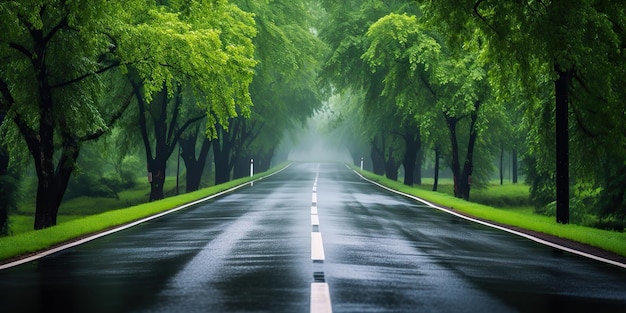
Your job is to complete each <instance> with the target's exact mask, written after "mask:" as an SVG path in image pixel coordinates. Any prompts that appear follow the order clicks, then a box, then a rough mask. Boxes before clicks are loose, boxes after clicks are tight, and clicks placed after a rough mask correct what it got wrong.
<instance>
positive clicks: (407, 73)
mask: <svg viewBox="0 0 626 313" xmlns="http://www.w3.org/2000/svg"><path fill="white" fill-rule="evenodd" d="M322 3H323V5H324V8H325V9H326V12H327V20H326V21H325V23H324V27H323V28H322V32H321V36H322V38H323V39H324V40H325V41H326V42H327V43H328V44H329V46H330V49H331V53H330V54H329V57H328V58H327V60H326V63H325V65H324V71H323V72H322V74H323V76H322V78H323V79H324V81H325V82H327V83H328V84H329V85H331V86H332V87H333V88H335V91H337V92H339V93H343V94H352V95H353V96H344V97H343V98H344V99H353V100H354V99H356V100H354V101H351V102H347V103H349V105H347V106H343V108H340V109H338V111H340V112H341V114H340V116H341V117H340V119H342V120H345V119H355V120H356V121H357V122H353V123H351V125H353V126H354V127H355V128H354V129H355V132H357V133H358V134H359V137H360V138H364V139H365V140H366V141H368V142H370V145H371V147H372V151H379V152H377V153H372V162H373V163H374V171H375V172H381V173H382V172H384V173H386V175H387V176H388V177H391V178H394V177H395V176H396V173H397V166H398V164H399V162H398V161H397V160H398V159H399V157H398V155H399V154H403V157H401V158H402V159H403V160H404V162H403V163H404V165H405V184H410V183H411V180H407V179H406V177H407V176H409V177H410V169H411V163H412V162H413V160H414V159H413V158H412V155H413V151H415V150H418V151H419V150H420V149H424V148H425V147H430V148H431V149H433V150H434V151H435V155H436V157H435V159H436V162H435V163H438V161H439V158H440V155H443V156H444V159H445V160H446V163H447V164H448V166H449V167H450V169H451V170H452V173H453V177H454V193H455V195H456V196H458V197H462V198H465V199H468V198H469V194H470V188H471V186H472V185H477V184H480V183H481V180H482V179H481V177H484V174H485V173H488V172H489V171H490V170H491V169H490V168H489V167H490V164H491V162H490V160H492V159H493V158H494V157H495V155H496V154H497V153H499V154H501V153H502V152H501V151H502V149H503V146H504V145H509V149H511V150H512V151H514V152H515V153H514V154H517V152H518V151H519V152H520V153H522V154H523V158H524V159H525V163H526V166H527V169H526V174H527V179H528V180H529V183H530V184H531V192H532V195H533V198H534V199H535V200H538V202H537V205H538V206H544V205H545V204H546V203H547V202H550V201H553V200H554V199H556V220H557V222H559V223H568V222H569V208H570V204H569V203H570V197H571V196H572V194H571V193H570V188H571V186H575V187H576V189H575V193H574V194H573V197H574V198H575V199H576V201H574V203H575V204H578V203H582V202H584V201H580V200H585V199H581V198H584V197H587V198H589V197H590V196H589V195H592V196H591V197H593V199H592V200H591V201H590V202H589V203H587V205H588V206H599V207H600V209H599V212H597V213H599V215H600V218H604V219H617V220H621V221H623V220H624V218H625V217H626V215H625V213H624V211H625V209H626V202H625V199H624V192H625V190H624V188H623V186H624V184H623V182H624V177H625V175H624V173H626V171H625V170H624V168H625V167H626V165H625V164H626V154H625V151H626V150H625V149H624V147H626V145H625V143H626V140H625V136H626V135H625V134H626V131H625V129H624V123H623V117H624V110H623V108H624V100H623V99H624V93H625V92H626V91H625V89H624V88H623V86H624V77H625V76H624V75H623V74H624V73H623V72H624V68H625V67H624V61H625V53H624V52H625V51H624V48H625V47H626V45H625V41H624V39H625V35H626V34H625V32H624V29H625V28H624V26H625V25H624V24H625V23H626V22H625V21H626V18H625V17H626V15H624V11H623V9H621V4H620V3H619V1H592V0H590V1H579V2H577V3H575V4H572V3H561V2H542V1H521V2H514V3H509V2H502V1H487V0H478V1H475V0H467V1H453V0H450V1H427V0H423V1H422V0H418V1H391V2H389V1H386V2H385V3H381V2H379V1H347V2H343V3H334V2H331V1H322ZM346 12H349V13H346ZM407 125H411V126H410V127H407ZM403 129H405V130H406V129H412V131H411V133H412V134H414V137H413V138H415V139H417V140H414V141H411V140H406V138H407V136H406V133H404V132H403ZM524 137H525V138H524ZM522 138H523V139H525V143H524V144H522V143H520V142H519V140H520V139H522ZM381 152H382V153H381ZM442 152H443V153H442ZM477 161H478V162H477ZM378 162H380V163H381V164H387V163H392V166H386V167H383V166H376V163H378ZM417 162H418V163H419V158H418V159H417ZM406 165H408V167H407V166H406ZM417 167H419V164H418V165H417ZM383 168H384V169H383ZM407 168H408V169H409V171H406V169H407ZM407 173H408V175H406V174H407ZM572 173H573V175H572ZM576 209H577V210H579V209H580V210H583V209H582V208H576Z"/></svg>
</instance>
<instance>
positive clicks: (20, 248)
mask: <svg viewBox="0 0 626 313" xmlns="http://www.w3.org/2000/svg"><path fill="white" fill-rule="evenodd" d="M285 166H287V164H286V163H284V164H281V165H278V166H276V167H274V168H272V169H270V170H269V171H267V172H263V173H259V174H256V175H254V176H253V177H246V178H240V179H236V180H233V181H230V182H227V183H224V184H220V185H216V186H212V187H208V188H204V189H201V190H198V191H195V192H191V193H186V194H182V195H179V196H173V197H169V198H165V199H163V200H159V201H154V202H150V203H144V204H139V205H135V206H131V207H128V208H122V209H116V210H111V211H106V212H102V213H98V214H94V215H89V216H60V217H59V223H58V224H57V225H56V226H53V227H50V228H46V229H42V230H37V231H34V230H31V231H25V232H22V233H18V234H14V235H12V236H8V237H2V238H0V261H1V260H9V259H13V258H17V257H20V256H22V255H27V254H30V253H35V252H37V251H41V250H45V249H47V248H50V247H53V246H55V245H58V244H61V243H64V242H68V241H71V240H74V239H76V238H80V237H83V236H85V235H89V234H93V233H97V232H100V231H103V230H106V229H109V228H111V227H114V226H119V225H123V224H127V223H131V222H134V221H137V220H140V219H142V218H145V217H148V216H151V215H154V214H158V213H161V212H164V211H167V210H170V209H173V208H176V207H178V206H181V205H184V204H187V203H190V202H193V201H196V200H198V199H202V198H205V197H208V196H211V195H214V194H217V193H219V192H222V191H224V190H228V189H230V188H232V187H234V186H237V185H240V184H244V183H246V182H249V181H251V180H254V179H257V178H260V177H263V176H267V175H269V174H272V173H274V172H277V171H279V170H280V169H282V168H284V167H285ZM31 220H32V218H31ZM14 222H15V221H14ZM18 223H22V221H18ZM30 227H32V223H31V224H30Z"/></svg>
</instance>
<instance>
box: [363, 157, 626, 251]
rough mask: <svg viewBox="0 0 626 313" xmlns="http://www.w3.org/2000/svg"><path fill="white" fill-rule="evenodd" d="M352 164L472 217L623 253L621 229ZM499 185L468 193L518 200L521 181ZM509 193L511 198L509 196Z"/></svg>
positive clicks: (373, 177) (625, 242) (388, 183)
mask: <svg viewBox="0 0 626 313" xmlns="http://www.w3.org/2000/svg"><path fill="white" fill-rule="evenodd" d="M352 168H353V169H354V170H356V171H358V172H359V173H361V175H363V176H364V177H366V178H368V179H370V180H372V181H375V182H377V183H379V184H381V185H384V186H386V187H389V188H391V189H394V190H397V191H400V192H403V193H406V194H410V195H413V196H416V197H419V198H422V199H424V200H426V201H428V202H432V203H433V204H436V205H439V206H442V207H447V208H452V209H454V210H458V211H460V212H463V213H466V214H469V215H471V216H474V217H476V218H480V219H485V220H489V221H493V222H496V223H501V224H505V225H510V226H516V227H520V228H523V229H528V230H533V231H537V232H542V233H545V234H549V235H553V236H557V237H560V238H564V239H569V240H573V241H577V242H580V243H584V244H588V245H590V246H594V247H597V248H600V249H603V250H606V251H610V252H613V253H616V254H618V255H621V256H626V233H624V232H616V231H609V230H602V229H597V228H591V227H585V226H580V225H574V224H567V225H563V224H558V223H556V221H555V219H554V217H548V216H543V215H538V214H534V210H533V208H532V206H529V205H520V206H515V205H502V206H501V207H500V206H498V207H494V206H490V205H485V204H481V203H475V202H468V201H465V200H462V199H459V198H455V197H454V196H453V195H452V194H451V189H450V190H449V191H448V192H450V193H447V192H445V190H446V188H451V187H444V188H438V190H444V192H440V191H437V192H433V191H431V189H432V185H430V188H431V189H426V188H427V187H429V186H427V185H421V186H418V187H409V186H406V185H404V184H402V183H401V182H398V181H392V180H390V179H387V178H385V177H382V176H379V175H375V174H373V173H371V172H367V171H360V170H359V169H358V168H357V167H354V166H353V167H352ZM504 186H506V185H504ZM439 187H442V186H439ZM499 187H501V186H490V187H489V188H487V189H483V190H476V191H472V196H471V197H472V199H475V198H478V199H480V198H481V197H482V199H483V200H482V201H486V202H493V203H496V204H497V203H499V202H502V203H509V204H511V203H515V202H517V201H518V200H517V197H518V196H519V195H517V193H519V192H520V190H523V188H525V187H523V185H521V187H519V186H518V187H503V188H499ZM527 192H528V191H526V193H527ZM500 193H501V194H502V197H503V198H508V200H502V201H500V200H495V199H496V198H498V197H500ZM512 196H513V199H514V200H511V197H512ZM485 199H489V200H485Z"/></svg>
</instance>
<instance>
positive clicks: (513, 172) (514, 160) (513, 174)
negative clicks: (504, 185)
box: [511, 149, 518, 184]
mask: <svg viewBox="0 0 626 313" xmlns="http://www.w3.org/2000/svg"><path fill="white" fill-rule="evenodd" d="M511 163H512V165H511V167H512V168H511V177H512V178H513V183H514V184H517V180H518V178H517V149H513V151H512V152H511Z"/></svg>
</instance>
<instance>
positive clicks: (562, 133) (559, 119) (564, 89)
mask: <svg viewBox="0 0 626 313" xmlns="http://www.w3.org/2000/svg"><path fill="white" fill-rule="evenodd" d="M554 68H555V70H556V72H557V74H558V75H559V77H558V79H557V80H556V81H555V84H554V85H555V94H556V118H555V122H556V221H557V223H561V224H567V223H569V133H568V113H569V112H568V104H569V98H568V97H569V82H570V79H571V76H572V71H571V70H567V71H563V70H561V69H560V67H559V65H558V64H557V65H555V66H554Z"/></svg>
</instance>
